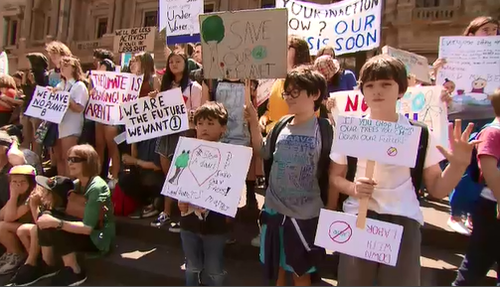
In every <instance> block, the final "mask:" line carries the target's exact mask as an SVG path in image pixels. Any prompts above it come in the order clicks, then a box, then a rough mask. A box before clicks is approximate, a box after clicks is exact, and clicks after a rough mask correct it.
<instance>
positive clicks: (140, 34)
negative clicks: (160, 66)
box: [113, 27, 156, 53]
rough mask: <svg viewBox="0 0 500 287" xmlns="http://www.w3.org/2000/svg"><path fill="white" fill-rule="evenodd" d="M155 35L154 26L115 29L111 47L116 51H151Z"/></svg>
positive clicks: (153, 47) (153, 46)
mask: <svg viewBox="0 0 500 287" xmlns="http://www.w3.org/2000/svg"><path fill="white" fill-rule="evenodd" d="M155 36H156V27H142V28H130V29H121V30H116V31H115V37H114V44H113V49H114V51H115V52H116V53H139V52H153V51H154V49H155Z"/></svg>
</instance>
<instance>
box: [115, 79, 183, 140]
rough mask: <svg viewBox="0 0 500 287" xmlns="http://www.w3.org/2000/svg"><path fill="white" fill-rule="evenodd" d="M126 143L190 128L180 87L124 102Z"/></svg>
mask: <svg viewBox="0 0 500 287" xmlns="http://www.w3.org/2000/svg"><path fill="white" fill-rule="evenodd" d="M122 110H123V114H124V115H125V129H126V132H127V143H129V144H131V143H135V142H140V141H145V140H148V139H153V138H157V137H161V136H165V135H169V134H173V133H178V132H182V131H185V130H187V129H189V121H188V115H187V109H186V105H185V103H184V99H183V97H182V92H181V89H179V88H177V89H171V90H168V91H166V92H162V93H159V94H158V95H157V96H156V97H154V98H153V97H144V98H140V99H138V100H137V101H134V102H128V103H125V104H123V107H122Z"/></svg>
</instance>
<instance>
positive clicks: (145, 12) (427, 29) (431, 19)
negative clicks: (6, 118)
mask: <svg viewBox="0 0 500 287" xmlns="http://www.w3.org/2000/svg"><path fill="white" fill-rule="evenodd" d="M381 1H384V16H383V30H382V41H383V44H388V45H391V46H394V47H399V48H401V49H405V50H409V51H413V52H416V53H419V54H421V55H424V56H427V57H428V58H429V60H431V61H432V60H434V59H435V57H436V56H437V47H438V39H439V36H444V35H459V34H460V33H461V32H462V30H463V29H464V28H465V26H466V25H467V24H468V23H469V21H470V20H471V19H473V18H474V17H476V16H478V15H491V16H494V17H499V16H500V1H498V0H381ZM311 2H316V3H330V2H332V0H314V1H311ZM273 6H274V0H205V11H206V12H213V11H226V10H241V9H255V8H261V7H263V8H266V7H273ZM157 10H158V0H0V16H1V19H2V20H3V29H2V30H0V31H1V32H0V33H2V35H1V36H0V48H2V50H5V51H6V52H7V53H8V56H9V65H10V71H15V70H17V69H27V68H28V62H27V60H26V57H25V54H27V53H30V52H43V51H44V46H45V43H46V42H48V41H51V40H53V39H57V40H60V41H62V42H65V43H66V44H68V46H69V47H70V48H71V50H72V51H73V53H74V54H75V55H76V56H78V57H80V59H81V60H82V63H84V64H85V67H90V63H91V62H92V50H93V49H94V48H97V47H101V48H106V49H112V46H113V32H114V31H115V30H116V29H122V28H130V27H142V26H144V27H145V26H156V25H157V24H156V23H157V21H158V18H157ZM164 43H165V37H164V36H163V35H162V34H161V33H158V35H157V37H156V45H155V54H156V55H157V57H155V58H156V60H157V61H158V62H162V61H164V59H163V47H164Z"/></svg>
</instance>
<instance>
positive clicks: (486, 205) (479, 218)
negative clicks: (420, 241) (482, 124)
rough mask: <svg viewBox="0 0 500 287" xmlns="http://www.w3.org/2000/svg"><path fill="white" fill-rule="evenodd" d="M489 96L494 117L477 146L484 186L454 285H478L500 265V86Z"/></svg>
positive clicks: (498, 276) (474, 212)
mask: <svg viewBox="0 0 500 287" xmlns="http://www.w3.org/2000/svg"><path fill="white" fill-rule="evenodd" d="M490 99H491V105H492V106H493V110H494V111H495V116H496V118H495V119H494V120H493V122H492V123H491V124H490V126H489V127H487V128H485V129H484V130H482V131H481V134H480V135H479V140H480V141H481V142H480V143H479V144H478V146H477V158H478V166H479V170H480V171H481V176H482V178H483V179H484V182H485V185H486V186H485V187H484V188H483V190H482V191H481V196H480V198H479V200H478V201H477V203H476V204H475V207H474V210H473V212H472V222H473V223H474V228H473V229H472V234H471V236H470V241H469V248H468V250H467V253H466V254H465V258H464V260H463V261H462V264H461V266H460V268H459V269H458V274H457V278H456V279H455V282H453V286H472V285H477V284H478V283H479V282H480V281H481V279H483V278H484V277H485V276H486V274H487V273H488V271H489V270H490V269H491V267H493V265H495V263H496V264H497V266H498V265H499V264H500V244H499V242H500V208H499V203H500V169H499V167H500V88H499V89H497V90H496V91H495V92H494V93H493V95H492V96H491V97H490ZM497 280H500V275H497ZM498 282H500V281H498Z"/></svg>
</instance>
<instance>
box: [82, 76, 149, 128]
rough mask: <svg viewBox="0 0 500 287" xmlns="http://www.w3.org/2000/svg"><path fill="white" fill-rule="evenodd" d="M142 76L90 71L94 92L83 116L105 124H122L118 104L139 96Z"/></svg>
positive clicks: (121, 115) (133, 99)
mask: <svg viewBox="0 0 500 287" xmlns="http://www.w3.org/2000/svg"><path fill="white" fill-rule="evenodd" d="M142 79H143V76H142V75H141V76H137V75H133V74H129V73H117V72H105V71H92V74H91V80H92V84H93V86H94V93H92V94H91V95H90V98H89V102H88V104H87V107H86V108H85V118H87V119H89V120H92V121H95V122H99V123H102V124H107V125H116V124H123V123H124V121H123V114H122V113H121V111H120V105H121V104H123V103H127V102H130V101H135V100H137V99H138V98H139V91H140V89H141V85H142Z"/></svg>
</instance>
